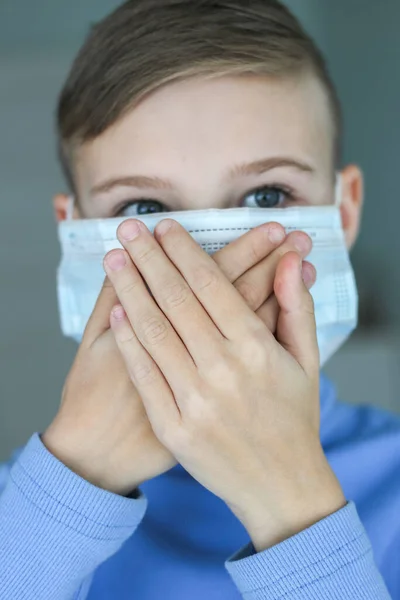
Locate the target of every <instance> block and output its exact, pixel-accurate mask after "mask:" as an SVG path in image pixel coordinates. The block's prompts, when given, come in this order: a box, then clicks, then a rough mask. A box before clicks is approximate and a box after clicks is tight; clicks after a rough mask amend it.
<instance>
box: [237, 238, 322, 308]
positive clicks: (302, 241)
mask: <svg viewBox="0 0 400 600" xmlns="http://www.w3.org/2000/svg"><path fill="white" fill-rule="evenodd" d="M311 248H312V241H311V238H310V237H309V236H308V235H307V234H306V233H304V232H303V231H294V232H292V233H290V234H289V235H288V236H287V238H286V240H285V242H284V243H283V244H281V245H280V246H279V247H278V248H276V249H275V250H274V251H273V252H271V254H270V255H269V256H267V257H266V258H264V259H263V260H262V261H261V262H259V263H258V264H256V265H255V266H253V267H252V268H251V269H250V270H248V271H247V272H246V273H244V274H243V275H242V276H241V277H239V278H238V279H237V280H236V281H235V282H234V286H235V288H236V289H237V290H238V292H239V293H240V295H241V296H242V297H243V298H244V299H245V301H246V303H247V304H248V306H249V307H250V308H251V309H252V310H254V311H257V310H258V309H259V308H260V306H261V305H262V304H263V302H265V300H266V299H267V298H268V297H269V296H270V295H271V294H272V293H273V287H274V279H275V273H276V268H277V266H278V263H279V261H280V259H281V258H282V256H283V255H284V254H286V253H287V252H290V251H293V250H294V251H296V252H297V253H298V254H299V256H301V258H305V257H306V256H307V255H308V254H309V253H310V252H311Z"/></svg>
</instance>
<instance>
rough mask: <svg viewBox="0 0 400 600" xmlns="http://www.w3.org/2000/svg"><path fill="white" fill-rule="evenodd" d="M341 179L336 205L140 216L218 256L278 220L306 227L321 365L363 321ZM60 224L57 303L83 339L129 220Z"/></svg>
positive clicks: (70, 329)
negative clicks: (168, 223)
mask: <svg viewBox="0 0 400 600" xmlns="http://www.w3.org/2000/svg"><path fill="white" fill-rule="evenodd" d="M340 181H341V180H340V176H339V177H338V184H337V186H336V202H335V204H334V205H329V206H325V205H324V206H316V207H310V206H302V207H290V208H284V209H281V208H278V209H264V208H232V209H221V210H219V209H209V210H194V211H179V212H170V213H167V214H166V213H158V214H151V215H140V217H139V216H138V217H137V218H140V220H141V221H143V223H145V225H146V226H147V227H148V229H149V230H150V231H151V232H152V233H153V231H154V228H155V226H156V225H157V223H158V222H159V221H161V220H162V219H165V218H166V217H167V216H168V218H171V219H174V220H176V221H178V222H179V223H180V224H181V225H182V226H183V227H184V228H185V229H186V230H187V231H188V232H189V233H190V235H191V236H192V237H193V238H194V239H195V241H196V242H197V243H198V244H200V245H201V246H202V248H203V249H204V250H205V251H206V252H207V253H208V254H213V253H214V252H216V251H217V250H220V249H221V248H223V247H224V246H226V244H229V243H230V242H232V241H233V240H235V239H236V238H238V237H239V236H241V235H243V234H244V233H246V232H247V231H249V230H250V229H252V228H254V227H257V226H258V225H261V224H262V223H267V222H270V221H276V222H278V223H281V224H282V225H283V227H284V228H285V230H286V232H288V233H289V232H290V231H294V230H302V231H305V232H306V233H308V235H309V236H310V237H311V239H312V241H313V249H312V251H311V253H310V255H309V256H308V258H307V260H309V261H310V262H311V263H312V264H313V265H314V266H315V268H316V270H317V281H316V283H315V285H314V286H313V288H312V289H311V294H312V296H313V299H314V306H315V317H316V323H317V337H318V345H319V351H320V363H321V366H322V365H324V363H325V362H326V361H327V360H328V358H330V357H331V356H332V354H333V353H334V352H335V351H336V350H337V349H338V348H339V347H340V346H341V345H342V344H343V342H344V341H345V340H346V339H347V338H348V336H349V335H350V334H351V332H352V331H353V330H354V329H355V327H356V325H357V308H358V298H357V288H356V283H355V278H354V273H353V270H352V267H351V263H350V259H349V254H348V251H347V248H346V244H345V238H344V232H343V229H342V224H341V216H340V210H339V205H340V199H341V189H340ZM72 209H73V199H71V201H70V206H69V211H68V212H69V214H68V216H67V219H66V220H65V221H62V222H60V224H59V229H58V232H59V240H60V243H61V249H62V256H61V262H60V265H59V268H58V274H57V284H58V286H57V287H58V303H59V311H60V317H61V327H62V331H63V333H64V335H65V336H68V337H71V338H73V339H74V340H76V341H77V342H80V341H81V339H82V336H83V332H84V329H85V326H86V324H87V321H88V319H89V317H90V315H91V313H92V311H93V308H94V306H95V303H96V300H97V297H98V295H99V293H100V290H101V287H102V284H103V281H104V278H105V272H104V269H103V258H104V256H105V254H106V253H107V252H109V251H110V250H112V249H114V248H121V247H122V246H121V244H120V242H119V241H118V239H117V236H116V231H117V228H118V226H119V225H120V223H122V221H124V220H126V218H127V217H123V218H109V219H82V220H76V219H75V220H74V219H72Z"/></svg>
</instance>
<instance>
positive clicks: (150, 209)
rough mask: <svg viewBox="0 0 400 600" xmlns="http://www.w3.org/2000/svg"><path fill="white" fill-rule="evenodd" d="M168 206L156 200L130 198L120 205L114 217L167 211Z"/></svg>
mask: <svg viewBox="0 0 400 600" xmlns="http://www.w3.org/2000/svg"><path fill="white" fill-rule="evenodd" d="M168 211H169V208H168V207H167V206H165V204H163V203H162V202H159V201H158V200H145V199H140V200H131V201H129V202H125V203H124V204H123V205H122V206H120V207H119V208H118V209H117V210H116V212H115V215H114V216H115V217H135V216H136V215H151V214H154V213H162V212H168Z"/></svg>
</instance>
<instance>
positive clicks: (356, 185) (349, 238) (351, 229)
mask: <svg viewBox="0 0 400 600" xmlns="http://www.w3.org/2000/svg"><path fill="white" fill-rule="evenodd" d="M341 175H342V198H341V205H340V212H341V215H342V224H343V229H344V233H345V237H346V244H347V247H348V249H349V250H350V248H351V247H352V246H353V245H354V243H355V241H356V239H357V236H358V231H359V228H360V221H361V214H362V207H363V202H364V180H363V174H362V171H361V169H360V168H359V167H357V166H356V165H348V166H347V167H346V168H344V169H343V170H342V173H341Z"/></svg>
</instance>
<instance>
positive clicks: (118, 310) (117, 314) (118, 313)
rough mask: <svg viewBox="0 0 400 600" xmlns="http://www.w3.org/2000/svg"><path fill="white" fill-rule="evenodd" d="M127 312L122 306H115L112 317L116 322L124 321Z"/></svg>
mask: <svg viewBox="0 0 400 600" xmlns="http://www.w3.org/2000/svg"><path fill="white" fill-rule="evenodd" d="M125 314H126V313H125V311H124V309H123V307H122V306H121V305H118V306H115V307H114V308H113V310H112V316H113V318H114V319H115V320H116V321H123V320H124V319H125Z"/></svg>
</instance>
